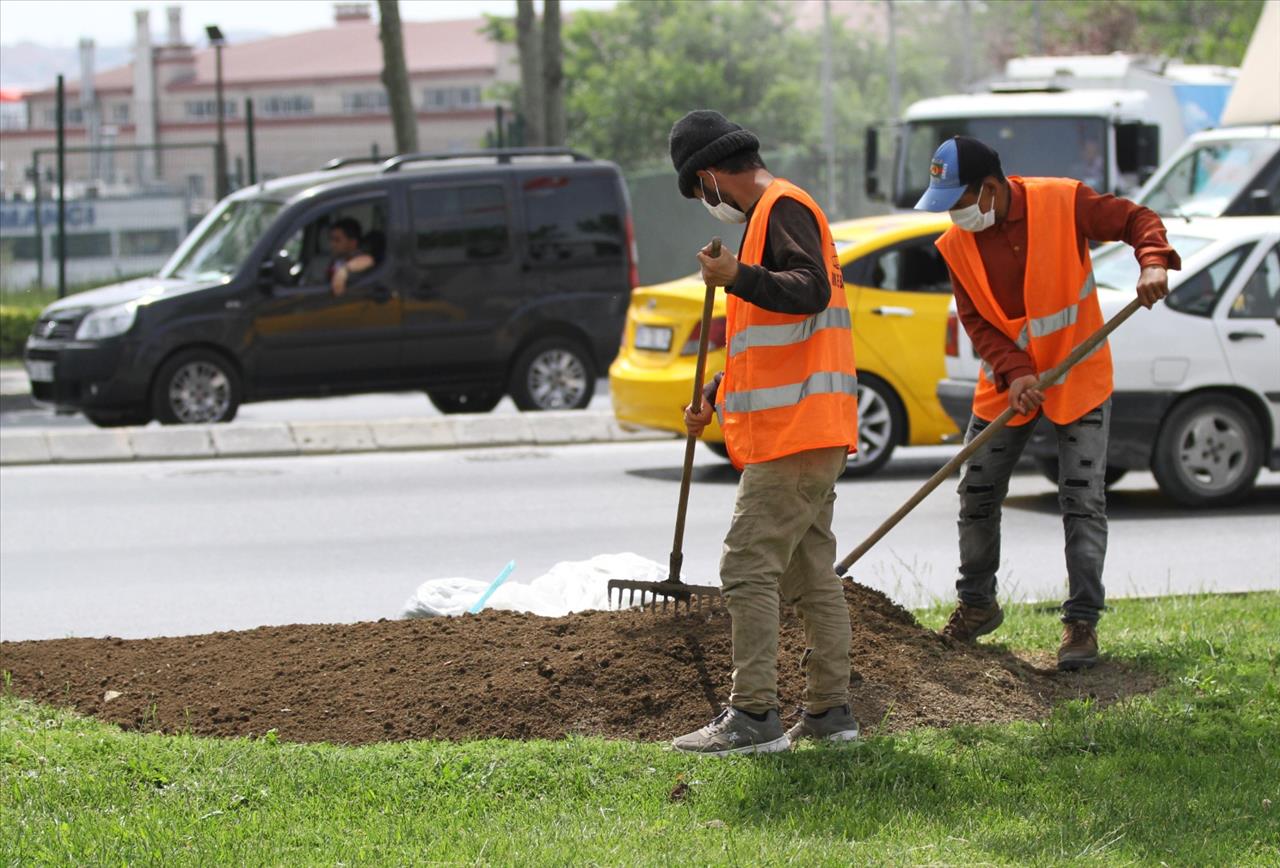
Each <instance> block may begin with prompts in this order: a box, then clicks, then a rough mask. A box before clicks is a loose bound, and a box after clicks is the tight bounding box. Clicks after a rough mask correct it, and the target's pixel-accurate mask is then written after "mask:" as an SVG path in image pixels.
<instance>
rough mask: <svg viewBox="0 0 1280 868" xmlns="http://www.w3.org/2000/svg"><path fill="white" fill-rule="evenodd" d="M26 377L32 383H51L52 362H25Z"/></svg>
mask: <svg viewBox="0 0 1280 868" xmlns="http://www.w3.org/2000/svg"><path fill="white" fill-rule="evenodd" d="M27 376H28V377H30V378H31V381H32V382H33V383H52V382H53V362H40V361H31V362H27Z"/></svg>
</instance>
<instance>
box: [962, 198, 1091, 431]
mask: <svg viewBox="0 0 1280 868" xmlns="http://www.w3.org/2000/svg"><path fill="white" fill-rule="evenodd" d="M1017 180H1020V181H1022V183H1023V185H1024V186H1025V187H1026V191H1027V272H1026V274H1025V275H1024V276H1023V282H1022V286H1023V289H1022V297H1023V300H1024V302H1025V304H1026V314H1025V315H1024V316H1020V317H1017V318H1015V319H1010V318H1009V317H1008V316H1006V315H1005V312H1004V309H1003V308H1001V307H1000V303H999V302H998V301H996V297H995V293H993V292H992V291H991V284H990V282H988V280H987V270H986V267H985V266H984V265H983V264H982V256H981V255H980V254H979V253H978V244H977V242H976V241H975V240H974V237H973V233H972V232H965V231H964V230H962V229H960V228H959V227H956V226H953V227H951V228H950V229H948V230H947V231H946V232H944V233H943V234H942V237H941V238H939V239H938V241H937V245H938V249H939V250H940V251H942V256H943V258H944V259H945V260H946V261H947V265H948V266H950V268H951V270H952V272H954V273H955V275H956V276H957V277H958V278H960V282H961V283H962V284H963V285H964V287H965V289H967V290H968V291H969V297H970V298H971V299H972V300H973V304H974V306H975V307H976V308H977V309H978V312H979V313H980V314H982V318H983V319H985V320H986V321H987V322H989V323H991V324H992V325H994V326H996V327H997V328H998V329H1000V331H1002V332H1004V333H1005V334H1006V335H1007V336H1008V337H1009V340H1011V341H1013V342H1014V343H1016V344H1017V345H1018V346H1019V347H1020V348H1021V349H1023V350H1025V351H1026V352H1027V354H1028V355H1030V356H1031V362H1032V364H1033V365H1035V369H1036V373H1039V374H1043V373H1044V372H1045V371H1047V370H1049V369H1050V368H1052V367H1054V366H1055V365H1057V364H1058V363H1059V362H1061V361H1062V360H1063V359H1065V358H1066V357H1067V355H1068V354H1069V353H1070V352H1071V351H1072V350H1073V349H1075V348H1076V347H1077V346H1078V345H1080V344H1081V343H1082V342H1083V341H1084V340H1085V339H1086V338H1087V337H1089V335H1091V334H1093V333H1094V332H1095V331H1097V330H1098V329H1100V328H1101V327H1102V325H1103V320H1102V310H1101V308H1100V307H1099V306H1098V293H1097V292H1095V285H1094V280H1093V262H1092V260H1091V259H1090V258H1089V250H1088V247H1086V248H1085V250H1084V255H1083V257H1082V256H1081V255H1080V246H1079V244H1080V242H1079V234H1078V233H1077V231H1076V216H1075V215H1076V188H1077V187H1078V186H1079V184H1080V182H1079V181H1074V180H1071V179H1069V178H1019V179H1017ZM992 380H993V375H992V371H991V366H990V365H989V364H987V363H986V362H985V361H984V362H983V363H982V371H981V373H980V374H979V375H978V388H977V390H976V391H975V392H974V394H973V414H974V415H975V416H977V417H978V418H979V419H985V420H986V421H988V422H990V421H992V420H994V419H995V418H996V417H997V416H999V415H1000V414H1001V413H1003V412H1004V411H1005V410H1006V409H1007V408H1008V406H1009V396H1008V394H1007V393H1004V392H997V391H996V387H995V385H994V384H993V383H992ZM1111 390H1112V379H1111V347H1110V346H1109V345H1108V343H1107V342H1106V341H1103V343H1102V344H1100V345H1099V347H1098V348H1097V349H1095V350H1094V351H1093V352H1091V353H1090V354H1089V355H1087V356H1085V357H1084V358H1083V359H1081V360H1080V362H1079V363H1078V364H1076V366H1075V367H1074V368H1072V369H1071V370H1070V371H1068V372H1067V375H1066V379H1065V380H1059V381H1058V382H1057V383H1056V384H1054V385H1051V386H1049V388H1047V389H1045V393H1044V404H1043V409H1044V413H1045V415H1046V416H1048V417H1049V418H1050V419H1051V420H1053V421H1054V422H1056V423H1057V424H1059V425H1065V424H1067V423H1069V422H1074V421H1075V420H1077V419H1079V418H1080V417H1081V416H1083V415H1084V414H1086V413H1088V412H1089V411H1090V410H1092V409H1093V408H1094V407H1097V406H1098V405H1099V404H1101V403H1102V402H1103V401H1105V400H1106V399H1107V397H1108V396H1109V395H1110V394H1111ZM1036 415H1037V414H1035V413H1032V414H1018V415H1016V416H1014V417H1013V419H1012V420H1010V422H1009V424H1010V425H1025V424H1027V423H1028V422H1030V421H1032V420H1034V419H1035V418H1036Z"/></svg>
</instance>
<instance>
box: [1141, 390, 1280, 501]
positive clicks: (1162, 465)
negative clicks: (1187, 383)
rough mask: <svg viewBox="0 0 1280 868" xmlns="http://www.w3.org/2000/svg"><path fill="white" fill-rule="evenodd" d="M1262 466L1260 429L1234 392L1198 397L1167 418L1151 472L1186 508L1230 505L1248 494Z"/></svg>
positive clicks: (1157, 439) (1164, 490)
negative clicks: (1232, 393) (1234, 396)
mask: <svg viewBox="0 0 1280 868" xmlns="http://www.w3.org/2000/svg"><path fill="white" fill-rule="evenodd" d="M1261 465H1262V432H1261V430H1260V427H1259V425H1258V420H1257V419H1255V418H1254V415H1253V413H1251V412H1250V411H1249V408H1248V407H1246V406H1245V405H1244V404H1242V403H1241V402H1240V401H1239V400H1237V399H1236V398H1233V397H1231V396H1230V395H1221V394H1218V395H1214V394H1207V395H1197V396H1195V397H1192V398H1189V399H1187V400H1185V401H1183V402H1182V403H1180V404H1178V405H1177V406H1175V407H1174V408H1173V410H1172V411H1170V413H1169V415H1168V416H1167V417H1165V420H1164V424H1163V425H1161V426H1160V436H1159V437H1157V438H1156V450H1155V455H1154V456H1153V457H1152V461H1151V471H1152V472H1153V473H1154V474H1155V477H1156V482H1157V483H1159V484H1160V490H1161V491H1163V492H1164V493H1165V494H1166V495H1167V496H1168V497H1170V498H1172V499H1173V500H1175V501H1177V502H1178V503H1180V504H1182V505H1183V506H1192V507H1206V506H1226V505H1227V504H1231V503H1235V502H1236V501H1238V500H1240V499H1241V498H1242V497H1244V496H1245V495H1246V494H1247V493H1248V492H1249V490H1250V489H1251V488H1253V483H1254V480H1255V479H1256V478H1257V476H1258V468H1259V467H1260V466H1261Z"/></svg>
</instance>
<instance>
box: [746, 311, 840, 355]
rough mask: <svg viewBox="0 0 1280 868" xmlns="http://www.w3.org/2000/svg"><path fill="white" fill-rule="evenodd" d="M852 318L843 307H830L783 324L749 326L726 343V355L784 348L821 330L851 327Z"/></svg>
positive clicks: (802, 340) (801, 341)
mask: <svg viewBox="0 0 1280 868" xmlns="http://www.w3.org/2000/svg"><path fill="white" fill-rule="evenodd" d="M852 327H853V320H852V318H850V316H849V309H848V308H846V307H829V308H827V309H826V310H824V311H822V312H821V313H815V314H814V315H813V316H811V317H807V318H806V319H804V320H802V321H800V322H796V323H787V324H785V325H757V326H748V327H747V328H745V329H743V330H742V331H740V332H738V334H736V335H734V336H733V340H731V341H730V342H729V355H730V356H736V355H737V354H738V353H741V352H745V351H747V350H749V349H751V348H752V347H785V346H789V345H791V344H798V343H803V342H804V341H807V340H808V339H809V338H810V337H812V336H813V333H814V332H816V331H820V330H821V329H831V328H844V329H848V328H852Z"/></svg>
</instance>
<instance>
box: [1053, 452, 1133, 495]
mask: <svg viewBox="0 0 1280 868" xmlns="http://www.w3.org/2000/svg"><path fill="white" fill-rule="evenodd" d="M1036 465H1037V466H1039V468H1040V472H1041V473H1043V474H1044V478H1045V479H1047V480H1049V481H1050V482H1052V483H1053V484H1054V485H1057V484H1058V459H1057V457H1056V456H1045V457H1043V458H1037V459H1036ZM1128 472H1129V468H1127V467H1113V466H1111V465H1110V464H1108V465H1107V473H1106V475H1105V476H1104V477H1103V480H1104V484H1105V485H1106V487H1107V488H1110V487H1111V486H1113V485H1115V484H1116V483H1117V482H1119V481H1120V480H1121V479H1123V478H1124V475H1125V474H1126V473H1128Z"/></svg>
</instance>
